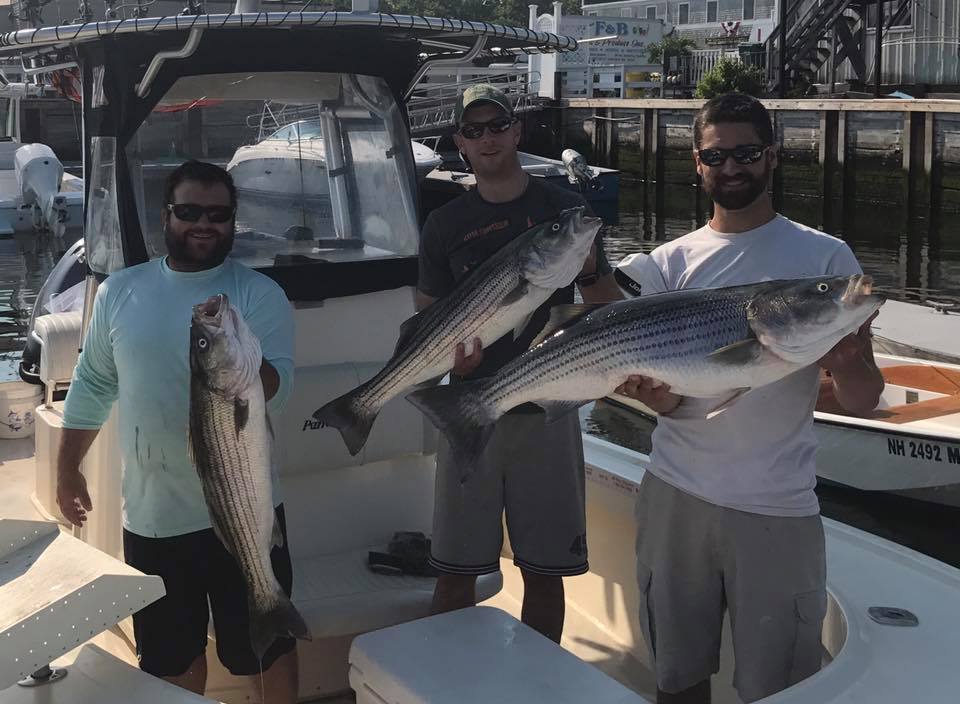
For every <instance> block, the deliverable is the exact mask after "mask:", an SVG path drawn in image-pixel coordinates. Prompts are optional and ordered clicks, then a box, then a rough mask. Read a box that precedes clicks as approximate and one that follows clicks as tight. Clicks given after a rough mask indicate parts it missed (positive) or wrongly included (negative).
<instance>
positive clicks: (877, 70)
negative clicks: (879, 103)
mask: <svg viewBox="0 0 960 704" xmlns="http://www.w3.org/2000/svg"><path fill="white" fill-rule="evenodd" d="M876 39H877V43H876V45H875V46H874V52H873V97H874V98H879V97H880V83H881V80H880V79H881V74H882V73H883V70H882V68H881V65H882V62H883V0H877V37H876Z"/></svg>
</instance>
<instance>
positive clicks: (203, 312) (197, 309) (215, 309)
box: [193, 293, 228, 323]
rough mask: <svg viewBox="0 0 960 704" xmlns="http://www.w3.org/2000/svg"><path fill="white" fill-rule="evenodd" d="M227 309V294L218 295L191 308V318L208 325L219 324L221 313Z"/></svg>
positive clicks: (221, 317)
mask: <svg viewBox="0 0 960 704" xmlns="http://www.w3.org/2000/svg"><path fill="white" fill-rule="evenodd" d="M227 307H228V301H227V294H225V293H218V294H217V295H216V296H210V298H208V299H207V300H205V301H204V302H203V303H198V304H197V305H195V306H194V307H193V317H194V318H196V319H197V320H201V321H204V322H208V323H219V322H220V320H222V319H223V312H224V311H225V310H226V309H227Z"/></svg>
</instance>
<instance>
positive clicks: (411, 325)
mask: <svg viewBox="0 0 960 704" xmlns="http://www.w3.org/2000/svg"><path fill="white" fill-rule="evenodd" d="M422 322H423V315H422V314H420V313H414V314H413V315H411V316H410V317H409V318H407V319H406V320H404V321H403V322H402V323H400V334H399V336H398V337H397V344H396V346H395V347H394V348H393V354H394V356H396V355H397V354H399V353H400V350H402V349H403V348H404V347H406V346H407V343H409V342H410V340H412V339H413V336H414V335H416V334H417V330H419V329H420V323H422Z"/></svg>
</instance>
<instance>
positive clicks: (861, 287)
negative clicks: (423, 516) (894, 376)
mask: <svg viewBox="0 0 960 704" xmlns="http://www.w3.org/2000/svg"><path fill="white" fill-rule="evenodd" d="M871 291H872V280H871V278H870V277H869V276H865V275H862V274H860V275H856V276H842V277H817V278H809V279H793V280H782V281H767V282H763V283H757V284H751V285H747V286H733V287H729V288H719V289H692V290H685V291H673V292H669V293H662V294H656V295H651V296H643V297H639V298H633V299H630V300H626V301H620V302H617V303H611V304H608V305H605V306H602V307H599V308H591V307H589V306H579V307H578V306H572V307H563V306H561V307H558V308H555V309H554V314H555V315H554V316H553V317H552V318H551V323H550V324H548V326H547V328H546V329H545V330H544V333H543V334H542V335H541V338H540V340H535V341H534V343H533V346H532V347H531V349H530V350H528V351H527V352H526V353H524V354H522V355H520V356H519V357H517V358H516V359H515V360H513V361H512V362H510V363H509V364H507V365H506V366H504V367H502V368H501V369H500V371H499V372H498V373H497V374H496V375H495V376H492V377H489V378H486V379H478V380H475V381H468V382H465V383H462V384H451V385H448V386H443V387H438V388H434V389H421V390H417V391H414V392H413V393H411V394H409V395H408V396H407V398H408V399H409V400H410V401H411V402H412V403H413V404H414V405H416V406H417V407H418V408H420V409H421V410H422V411H423V412H424V413H425V414H426V416H427V417H428V418H429V419H430V420H431V421H432V422H433V424H434V425H436V426H437V427H438V428H439V429H440V430H441V431H443V432H444V434H445V435H446V436H447V439H448V441H449V443H450V449H451V452H452V453H453V457H454V461H455V462H457V464H458V465H460V467H461V469H462V472H463V474H464V475H467V474H469V473H470V472H471V471H472V468H473V467H474V466H475V464H476V460H477V457H478V455H479V453H480V452H481V451H482V449H483V447H484V445H485V444H486V442H487V440H488V439H489V436H490V435H491V434H492V432H493V424H494V423H495V422H496V421H497V420H498V419H499V418H500V417H501V416H502V415H503V414H504V413H506V412H507V411H508V410H510V409H511V408H514V407H515V406H518V405H520V404H522V403H528V402H532V403H535V404H537V405H539V406H541V407H542V408H543V409H544V410H545V411H546V413H547V421H548V422H549V421H552V420H555V419H556V418H558V417H559V416H561V415H562V414H563V413H566V412H567V411H570V410H572V409H574V408H577V407H579V406H582V405H583V404H585V403H588V402H590V401H593V400H595V399H598V398H602V397H604V396H607V395H609V394H611V393H613V391H614V390H615V389H616V388H617V387H618V386H620V385H621V384H622V383H623V382H625V381H626V380H627V377H628V376H630V375H634V374H636V375H640V376H645V377H650V378H653V379H656V380H659V381H661V382H663V383H666V384H669V385H670V390H671V391H672V392H674V393H677V394H680V395H682V396H687V397H705V398H711V399H713V398H715V399H717V405H716V406H714V411H713V412H722V410H723V409H724V408H726V407H728V406H729V404H730V403H733V402H735V400H736V398H738V397H739V396H740V395H742V394H744V393H747V392H748V391H749V390H750V389H753V388H757V387H758V386H763V385H765V384H770V383H772V382H774V381H777V380H779V379H782V378H783V377H785V376H787V375H788V374H791V373H793V372H795V371H797V370H799V369H802V368H803V367H806V366H808V365H811V364H814V363H815V362H816V361H817V360H819V359H820V358H821V357H823V356H824V355H825V354H826V353H827V352H828V351H830V349H832V348H833V346H834V345H836V344H837V342H839V341H840V340H841V339H842V338H843V337H845V336H846V335H848V334H850V333H852V332H854V331H856V330H857V329H858V328H859V327H860V326H861V325H862V324H863V323H864V322H866V320H867V319H868V318H869V317H870V316H871V315H873V313H874V312H875V311H876V310H877V309H879V308H880V306H881V305H882V304H883V300H884V299H883V298H882V297H881V296H879V295H876V294H873V293H872V292H871ZM563 308H567V310H562V309H563ZM577 314H579V316H580V317H576V316H577ZM564 321H566V322H564ZM538 343H539V344H538ZM708 417H709V414H708Z"/></svg>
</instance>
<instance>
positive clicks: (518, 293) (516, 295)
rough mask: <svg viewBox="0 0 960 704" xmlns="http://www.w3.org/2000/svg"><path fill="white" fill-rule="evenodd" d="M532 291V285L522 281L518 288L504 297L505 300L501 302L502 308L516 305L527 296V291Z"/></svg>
mask: <svg viewBox="0 0 960 704" xmlns="http://www.w3.org/2000/svg"><path fill="white" fill-rule="evenodd" d="M529 290H530V284H528V283H527V282H526V281H523V280H521V281H520V283H519V284H517V287H516V288H515V289H513V290H512V291H511V292H510V293H508V294H507V295H506V296H504V297H503V300H502V301H500V305H501V306H508V305H511V304H512V303H516V302H517V301H519V300H521V299H522V298H523V297H524V296H526V295H527V291H529Z"/></svg>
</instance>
